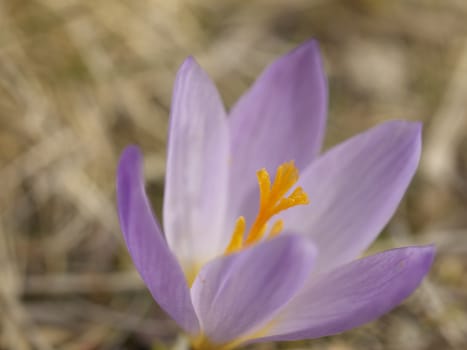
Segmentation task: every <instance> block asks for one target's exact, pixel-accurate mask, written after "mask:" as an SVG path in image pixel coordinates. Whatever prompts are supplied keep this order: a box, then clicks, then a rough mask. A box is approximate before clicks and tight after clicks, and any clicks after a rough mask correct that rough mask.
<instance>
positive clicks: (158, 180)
mask: <svg viewBox="0 0 467 350" xmlns="http://www.w3.org/2000/svg"><path fill="white" fill-rule="evenodd" d="M310 37H315V38H317V39H318V40H319V41H320V43H321V47H322V51H323V55H324V60H325V65H326V70H327V73H328V75H329V85H330V96H331V99H330V115H329V122H328V128H329V137H328V139H327V140H326V147H329V146H330V145H333V144H335V143H337V142H338V141H340V140H343V139H344V138H346V137H348V136H350V135H353V134H355V133H357V132H359V131H362V130H364V129H366V128H367V127H369V126H372V125H374V124H376V123H377V122H379V121H382V120H386V119H394V118H401V119H410V120H423V121H424V124H425V129H424V153H423V159H422V163H421V167H420V170H419V172H418V175H417V176H416V178H415V180H414V182H413V184H412V186H411V188H410V190H409V193H408V195H407V196H406V197H405V200H404V202H403V204H402V205H401V207H400V208H399V210H398V212H397V214H396V216H395V218H394V219H393V220H392V222H391V223H390V225H389V226H388V228H387V230H386V232H385V233H384V234H383V235H382V236H381V238H380V239H379V240H378V242H377V243H376V245H375V247H373V250H380V249H385V248H390V247H394V246H399V245H408V244H415V243H429V242H434V243H435V244H436V245H437V247H438V256H437V259H436V262H435V265H434V267H433V270H432V273H431V274H430V276H429V278H427V280H426V282H425V283H424V285H423V286H422V287H421V288H420V290H419V291H418V292H417V293H416V294H415V295H414V296H413V297H412V298H410V299H409V300H408V301H407V302H406V303H405V304H404V305H403V306H401V307H399V308H397V309H396V310H395V311H394V312H392V313H390V314H388V315H386V316H385V317H383V318H382V319H380V320H378V321H376V322H374V323H372V324H370V325H368V326H365V327H362V328H359V329H356V330H354V331H351V332H348V333H346V334H344V335H341V336H335V337H331V338H327V339H320V340H315V341H310V342H301V343H295V344H283V345H277V344H263V345H256V346H253V347H252V348H253V349H256V348H257V349H274V348H282V347H283V348H303V349H305V348H309V347H310V346H312V348H313V349H315V350H319V349H323V350H324V349H327V350H351V349H394V350H395V349H397V350H404V349H410V350H419V349H420V350H421V349H433V350H439V349H454V350H462V349H465V348H467V311H466V310H467V218H466V217H467V216H466V213H467V2H465V1H462V0H445V1H434V0H432V1H427V0H396V1H378V0H358V1H357V0H356V1H344V0H342V1H337V0H334V1H332V0H330V1H324V0H289V1H286V0H283V1H281V0H267V1H266V0H252V1H234V0H227V1H216V0H200V1H195V0H192V1H189V0H175V1H168V0H146V1H143V0H141V1H133V0H120V1H117V0H99V1H90V0H36V1H33V0H5V1H3V2H1V4H0V126H1V127H0V179H1V184H2V187H1V191H0V332H1V333H0V348H1V349H14V350H16V349H20V350H22V349H39V350H46V349H67V350H72V349H120V348H124V349H150V348H151V347H153V348H161V347H164V346H171V344H174V342H175V339H176V334H177V328H176V327H175V325H174V324H173V323H172V322H171V321H169V320H167V318H166V317H165V316H164V315H163V314H162V313H161V311H160V310H159V309H158V307H157V306H156V305H155V303H154V302H153V301H152V299H151V297H150V296H149V293H148V292H147V291H146V289H145V287H144V285H143V284H142V282H141V281H140V279H139V277H138V276H137V275H136V273H135V272H134V269H133V266H132V264H131V261H130V259H129V256H128V254H127V252H126V250H125V248H124V246H123V244H122V238H121V234H120V230H119V227H118V223H117V218H116V209H115V199H114V173H115V166H116V161H117V157H118V155H119V152H120V151H121V150H122V148H123V147H124V145H126V144H128V143H138V144H140V145H141V147H142V149H143V151H144V153H145V155H146V173H147V178H148V184H149V189H150V192H151V194H152V199H153V201H154V202H153V204H154V207H155V208H156V211H158V212H159V211H160V203H161V196H162V188H163V180H164V179H163V176H164V162H165V160H164V158H165V142H166V129H167V120H168V114H169V106H170V95H171V89H172V84H173V79H174V76H175V72H176V69H177V67H178V65H179V64H180V63H181V62H182V61H183V59H184V57H185V56H187V55H190V54H191V55H194V56H196V57H197V59H198V61H199V62H200V63H201V65H202V66H203V67H204V68H205V69H206V70H207V71H208V72H209V74H210V75H211V76H212V77H213V78H214V80H215V81H216V83H217V84H218V86H219V88H220V91H221V94H222V95H223V97H224V99H225V101H226V104H227V106H231V105H232V103H233V102H234V101H235V100H236V99H237V98H238V97H239V96H240V94H241V93H242V92H243V91H244V90H245V89H246V88H247V87H248V86H249V84H250V83H251V82H252V81H253V79H254V78H255V77H256V76H257V75H258V73H259V72H260V71H261V69H262V68H264V67H265V65H267V64H268V63H269V62H271V61H272V60H273V59H274V58H275V57H277V56H279V55H280V54H282V53H285V52H286V51H288V50H289V49H290V48H292V47H294V46H296V45H297V44H299V43H301V42H303V41H305V40H307V39H308V38H310Z"/></svg>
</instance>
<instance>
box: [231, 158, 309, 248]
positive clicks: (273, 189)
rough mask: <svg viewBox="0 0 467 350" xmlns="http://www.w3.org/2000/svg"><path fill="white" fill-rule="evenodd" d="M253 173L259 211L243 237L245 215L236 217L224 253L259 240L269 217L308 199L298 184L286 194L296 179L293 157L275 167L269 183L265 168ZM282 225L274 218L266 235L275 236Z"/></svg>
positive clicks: (296, 171) (296, 170) (305, 202)
mask: <svg viewBox="0 0 467 350" xmlns="http://www.w3.org/2000/svg"><path fill="white" fill-rule="evenodd" d="M256 176H257V178H258V185H259V195H260V196H259V210H258V215H257V216H256V219H255V221H254V222H253V224H252V225H251V227H250V230H249V232H248V234H247V236H246V238H245V239H244V233H245V227H246V223H245V218H244V217H243V216H241V217H239V218H238V220H237V222H236V224H235V229H234V232H233V233H232V238H231V240H230V243H229V245H228V246H227V249H226V250H225V254H229V253H233V252H236V251H238V250H241V249H242V248H244V247H246V246H249V245H252V244H254V243H256V242H258V241H259V240H261V239H262V238H263V236H264V233H265V232H266V229H267V223H268V221H269V220H270V219H271V218H272V217H273V216H275V215H276V214H278V213H280V212H282V211H284V210H287V209H289V208H291V207H294V206H297V205H304V204H308V203H309V200H308V195H307V194H306V193H305V192H304V191H303V189H302V188H301V187H297V188H295V189H294V190H293V191H292V193H291V194H290V195H289V196H287V197H285V196H286V194H287V193H288V192H289V191H290V190H291V189H292V187H293V186H294V185H295V184H296V183H297V181H298V176H299V174H298V169H297V168H296V167H295V164H294V162H293V161H290V162H287V163H284V164H282V165H280V166H279V167H278V168H277V171H276V176H275V178H274V182H273V183H272V185H271V180H270V177H269V173H268V172H267V170H266V169H260V170H259V171H258V172H257V173H256ZM283 226H284V223H283V221H282V220H278V221H276V222H275V223H274V225H273V226H272V228H271V231H270V233H269V236H268V237H270V238H272V237H275V236H277V235H278V234H279V233H280V232H281V231H282V229H283Z"/></svg>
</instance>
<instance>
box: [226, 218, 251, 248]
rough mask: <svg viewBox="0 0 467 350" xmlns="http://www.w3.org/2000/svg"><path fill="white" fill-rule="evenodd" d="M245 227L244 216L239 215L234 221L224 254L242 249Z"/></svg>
mask: <svg viewBox="0 0 467 350" xmlns="http://www.w3.org/2000/svg"><path fill="white" fill-rule="evenodd" d="M245 227H246V222H245V218H244V217H243V216H240V217H239V218H238V219H237V221H236V222H235V229H234V232H233V233H232V238H231V239H230V243H229V245H228V246H227V249H226V250H225V253H226V254H230V253H235V252H236V251H238V250H240V249H242V246H243V235H244V233H245Z"/></svg>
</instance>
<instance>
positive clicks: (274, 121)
mask: <svg viewBox="0 0 467 350" xmlns="http://www.w3.org/2000/svg"><path fill="white" fill-rule="evenodd" d="M327 93H328V91H327V83H326V77H325V74H324V69H323V66H322V62H321V57H320V52H319V47H318V43H317V42H316V41H310V42H307V43H305V44H304V45H302V46H300V47H298V48H297V49H295V50H294V51H292V52H290V53H289V54H287V55H285V56H283V57H281V58H279V59H278V60H276V61H275V62H274V63H273V64H271V65H270V66H269V67H268V68H267V69H266V70H265V71H264V72H263V73H262V74H261V76H260V77H259V78H258V79H257V80H256V82H255V84H254V85H253V86H252V88H251V89H250V90H249V91H248V92H246V93H245V95H244V96H243V97H241V99H240V100H239V101H238V103H237V104H236V105H235V106H234V107H233V109H232V111H231V113H230V116H229V127H230V136H231V150H232V151H231V153H232V157H231V195H230V196H231V198H230V203H231V214H232V217H231V218H230V222H231V224H232V222H233V220H234V219H235V218H236V217H237V216H238V215H244V216H246V218H247V221H248V219H251V217H252V216H253V215H254V212H255V211H256V208H257V200H256V199H255V198H254V197H253V198H252V197H250V195H249V194H250V193H251V192H252V191H254V190H256V171H258V170H259V169H261V168H266V169H267V170H268V171H269V172H272V173H274V172H275V170H276V168H277V166H278V165H280V164H282V163H284V162H288V161H290V160H294V161H295V164H296V165H297V167H298V168H299V169H303V168H304V167H305V166H306V165H308V164H309V163H310V162H311V161H312V160H313V159H314V158H315V157H316V155H317V154H318V152H319V150H320V148H321V144H322V141H323V136H324V128H325V124H326V114H327V103H328V102H327Z"/></svg>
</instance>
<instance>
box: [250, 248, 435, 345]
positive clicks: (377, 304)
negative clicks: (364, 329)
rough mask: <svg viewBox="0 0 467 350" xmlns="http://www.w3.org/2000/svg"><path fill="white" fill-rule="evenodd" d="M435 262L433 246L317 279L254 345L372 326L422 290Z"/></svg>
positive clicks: (355, 264) (405, 250)
mask: <svg viewBox="0 0 467 350" xmlns="http://www.w3.org/2000/svg"><path fill="white" fill-rule="evenodd" d="M433 258H434V248H433V247H432V246H420V247H408V248H400V249H394V250H389V251H386V252H383V253H380V254H376V255H373V256H370V257H367V258H363V259H360V260H357V261H355V262H352V263H349V264H348V265H344V266H342V267H339V268H338V269H336V270H334V271H332V272H329V273H325V274H322V275H318V276H314V277H312V278H311V279H310V280H309V281H308V282H307V284H306V286H305V287H304V288H303V289H302V290H301V291H300V292H299V293H298V294H297V295H296V296H295V297H294V298H293V299H292V300H291V302H290V303H289V304H287V306H285V307H284V309H283V310H282V311H281V312H280V313H279V314H278V315H277V316H276V317H275V318H274V319H273V320H272V321H271V323H270V327H266V328H265V331H266V332H267V335H266V336H265V337H262V338H261V339H255V340H254V342H259V341H277V340H298V339H309V338H318V337H323V336H328V335H332V334H336V333H340V332H343V331H346V330H348V329H351V328H354V327H358V326H360V325H362V324H364V323H367V322H370V321H372V320H374V319H376V318H378V317H380V316H381V315H383V314H384V313H386V312H388V311H390V310H391V309H392V308H394V307H395V306H396V305H398V304H399V303H400V302H402V300H404V299H405V298H406V297H408V296H409V295H410V294H411V293H412V292H413V291H414V290H415V289H416V288H417V286H418V285H419V284H420V282H421V281H422V279H423V277H425V275H426V274H427V273H428V271H429V269H430V266H431V264H432V262H433Z"/></svg>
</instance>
